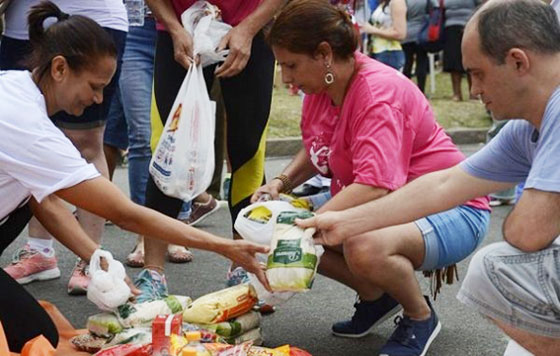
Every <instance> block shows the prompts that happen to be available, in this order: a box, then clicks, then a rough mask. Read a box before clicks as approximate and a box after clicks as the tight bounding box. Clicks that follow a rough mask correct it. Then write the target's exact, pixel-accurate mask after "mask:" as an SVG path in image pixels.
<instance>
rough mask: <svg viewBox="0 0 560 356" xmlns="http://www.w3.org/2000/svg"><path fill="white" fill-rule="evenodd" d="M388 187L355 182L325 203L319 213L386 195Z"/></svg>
mask: <svg viewBox="0 0 560 356" xmlns="http://www.w3.org/2000/svg"><path fill="white" fill-rule="evenodd" d="M387 193H388V191H387V190H386V189H381V188H376V187H372V186H369V185H365V184H359V183H353V184H350V185H349V186H347V187H346V188H344V189H343V190H342V191H340V192H339V193H338V194H336V195H335V196H334V197H332V199H331V200H329V201H328V202H327V203H325V205H323V206H322V207H321V208H320V209H319V210H317V213H323V212H325V211H340V210H344V209H349V208H352V207H355V206H358V205H361V204H364V203H367V202H369V201H372V200H375V199H378V198H381V197H382V196H384V195H386V194H387Z"/></svg>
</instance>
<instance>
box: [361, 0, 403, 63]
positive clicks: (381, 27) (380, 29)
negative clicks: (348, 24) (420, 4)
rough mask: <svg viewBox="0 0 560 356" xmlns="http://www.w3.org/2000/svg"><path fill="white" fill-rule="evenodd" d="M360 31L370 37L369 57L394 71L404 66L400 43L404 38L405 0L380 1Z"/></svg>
mask: <svg viewBox="0 0 560 356" xmlns="http://www.w3.org/2000/svg"><path fill="white" fill-rule="evenodd" d="M370 22H371V23H365V24H364V25H363V26H362V27H361V31H363V32H364V33H366V34H368V35H370V43H369V45H368V46H369V53H370V56H371V57H372V58H374V59H376V60H378V61H379V62H381V63H384V64H386V65H388V66H390V67H393V68H395V69H396V70H401V69H402V67H403V65H404V53H403V50H402V47H401V44H400V41H402V40H404V39H405V38H406V2H405V0H382V1H380V2H379V5H378V6H377V8H376V9H375V10H374V11H373V13H372V14H371V19H370Z"/></svg>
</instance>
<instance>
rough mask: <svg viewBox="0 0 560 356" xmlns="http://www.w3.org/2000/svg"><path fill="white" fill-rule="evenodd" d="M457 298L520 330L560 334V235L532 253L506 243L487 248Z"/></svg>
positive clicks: (474, 262)
mask: <svg viewBox="0 0 560 356" xmlns="http://www.w3.org/2000/svg"><path fill="white" fill-rule="evenodd" d="M457 299H459V300H460V301H461V302H463V303H465V304H466V305H468V306H470V307H472V308H474V309H476V310H477V311H478V312H480V313H482V314H483V315H485V316H487V317H490V318H492V319H496V320H499V321H502V322H504V323H506V324H508V325H510V326H512V327H514V328H516V329H520V330H524V331H527V332H530V333H533V334H537V335H542V336H548V337H552V338H560V238H557V239H556V240H555V241H554V242H553V244H551V245H550V246H549V247H548V248H546V249H543V250H540V251H537V252H533V253H525V252H523V251H521V250H518V249H517V248H515V247H513V246H512V245H510V244H508V243H507V242H498V243H494V244H491V245H488V246H486V247H484V248H483V249H481V250H480V251H478V252H477V253H476V254H475V255H474V257H473V258H472V260H471V263H470V265H469V270H468V271H467V275H466V276H465V280H464V281H463V284H462V285H461V289H460V290H459V294H457Z"/></svg>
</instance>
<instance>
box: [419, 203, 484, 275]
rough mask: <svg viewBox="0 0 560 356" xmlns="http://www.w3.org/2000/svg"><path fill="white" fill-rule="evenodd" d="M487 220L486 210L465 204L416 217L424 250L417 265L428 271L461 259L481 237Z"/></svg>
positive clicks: (469, 252)
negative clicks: (420, 263) (419, 264)
mask: <svg viewBox="0 0 560 356" xmlns="http://www.w3.org/2000/svg"><path fill="white" fill-rule="evenodd" d="M489 221H490V212H489V211H487V210H483V209H477V208H473V207H471V206H467V205H460V206H458V207H456V208H454V209H450V210H447V211H444V212H441V213H438V214H433V215H430V216H427V217H425V218H422V219H419V220H416V221H415V222H414V223H415V224H416V226H418V228H419V229H420V231H421V232H422V236H423V237H424V247H425V251H426V252H425V255H424V262H423V263H422V266H420V268H418V269H419V270H421V271H431V270H434V269H438V268H443V267H446V266H449V265H452V264H454V263H457V262H459V261H461V260H463V259H465V258H466V257H467V256H468V255H470V254H471V253H472V252H473V251H474V250H475V249H476V248H477V247H478V246H479V245H480V243H481V242H482V240H483V239H484V236H485V235H486V230H487V228H488V223H489Z"/></svg>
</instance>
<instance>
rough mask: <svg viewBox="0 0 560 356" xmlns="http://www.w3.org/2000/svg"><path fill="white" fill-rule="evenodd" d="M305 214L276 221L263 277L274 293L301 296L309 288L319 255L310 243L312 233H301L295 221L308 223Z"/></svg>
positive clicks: (290, 214) (287, 215)
mask: <svg viewBox="0 0 560 356" xmlns="http://www.w3.org/2000/svg"><path fill="white" fill-rule="evenodd" d="M312 216H313V214H312V213H311V212H308V211H295V212H294V211H286V212H282V213H280V214H279V215H278V216H277V218H276V224H275V226H274V233H273V236H272V241H271V244H270V252H269V255H268V260H267V271H266V276H267V278H268V282H269V283H270V287H271V288H272V290H273V291H275V292H288V291H289V292H304V291H307V290H309V289H310V288H311V285H312V284H313V279H314V278H315V273H316V271H317V266H318V265H319V256H318V251H317V250H316V248H315V245H314V243H313V234H314V233H315V229H305V230H303V229H301V228H300V227H298V226H297V225H295V222H294V221H295V219H296V218H299V219H307V218H310V217H312Z"/></svg>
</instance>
